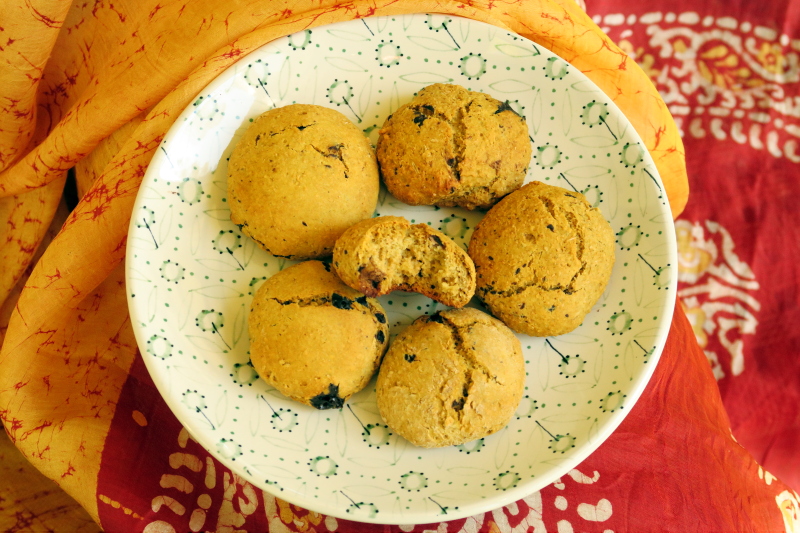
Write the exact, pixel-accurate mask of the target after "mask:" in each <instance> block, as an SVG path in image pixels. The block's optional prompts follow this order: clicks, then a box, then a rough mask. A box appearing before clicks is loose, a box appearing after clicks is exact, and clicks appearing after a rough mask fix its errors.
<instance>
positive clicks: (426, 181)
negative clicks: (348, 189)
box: [377, 83, 531, 209]
mask: <svg viewBox="0 0 800 533" xmlns="http://www.w3.org/2000/svg"><path fill="white" fill-rule="evenodd" d="M377 154H378V162H379V164H380V169H381V176H382V177H383V181H384V183H385V184H386V187H387V188H388V189H389V191H390V192H391V193H392V194H393V195H394V196H395V197H396V198H397V199H399V200H401V201H403V202H405V203H407V204H411V205H438V206H461V207H465V208H467V209H488V208H489V207H491V206H492V205H494V204H495V203H496V202H497V201H498V200H499V199H500V198H502V197H503V196H505V195H506V194H508V193H510V192H511V191H513V190H515V189H517V188H518V187H519V186H520V185H522V182H523V180H524V178H525V174H526V172H527V169H528V164H529V163H530V159H531V144H530V141H529V137H528V127H527V125H526V123H525V119H524V118H523V117H521V116H519V115H517V113H516V112H515V111H514V110H513V109H512V108H511V107H510V106H509V105H508V103H507V102H506V103H504V102H501V101H499V100H496V99H494V98H492V97H491V96H489V95H487V94H484V93H479V92H473V91H468V90H466V89H465V88H463V87H460V86H458V85H453V84H442V83H436V84H433V85H429V86H427V87H425V88H424V89H422V90H421V91H420V92H419V94H418V95H417V96H416V97H415V98H414V99H413V100H412V101H411V102H409V103H408V104H405V105H403V106H401V107H400V108H399V109H398V110H397V111H395V112H394V113H392V115H390V116H389V118H388V119H387V120H386V122H385V123H384V125H383V127H382V128H381V129H380V131H379V137H378V143H377Z"/></svg>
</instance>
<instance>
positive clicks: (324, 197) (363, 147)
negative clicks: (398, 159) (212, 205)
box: [228, 104, 380, 259]
mask: <svg viewBox="0 0 800 533" xmlns="http://www.w3.org/2000/svg"><path fill="white" fill-rule="evenodd" d="M379 186H380V183H379V176H378V166H377V162H376V159H375V152H374V151H373V149H372V146H371V145H370V143H369V141H368V140H367V138H366V137H364V134H363V133H362V132H361V130H360V129H358V127H356V126H355V125H354V124H353V123H352V122H350V120H348V119H347V117H345V116H344V115H342V114H341V113H339V112H338V111H335V110H333V109H328V108H325V107H321V106H316V105H305V104H294V105H289V106H286V107H279V108H276V109H272V110H270V111H267V112H266V113H264V114H262V115H261V116H259V117H258V118H257V119H256V120H255V121H254V122H253V123H252V124H251V125H250V127H249V128H248V129H247V131H245V133H244V135H242V138H241V139H240V140H239V141H238V142H237V144H236V147H235V148H234V150H233V153H232V154H231V157H230V161H229V162H228V205H229V206H230V210H231V220H232V221H233V222H234V224H238V225H239V226H240V227H241V228H242V232H243V233H245V234H246V235H249V236H250V237H252V238H253V239H254V240H255V241H256V242H257V243H259V244H260V245H261V247H262V248H263V249H265V250H266V251H268V252H269V253H271V254H273V255H277V256H281V257H290V258H293V259H309V258H315V257H324V256H329V255H330V253H331V250H333V243H334V242H336V239H337V238H338V237H339V235H341V234H342V233H343V232H344V230H346V229H347V228H348V227H350V226H351V225H353V224H355V223H356V222H358V221H359V220H364V219H365V218H369V217H370V216H372V213H373V211H374V210H375V206H376V204H377V202H378V189H379Z"/></svg>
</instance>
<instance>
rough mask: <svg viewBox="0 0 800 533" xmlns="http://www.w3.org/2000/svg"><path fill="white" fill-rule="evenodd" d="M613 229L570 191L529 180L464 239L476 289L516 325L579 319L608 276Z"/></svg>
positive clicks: (546, 331)
mask: <svg viewBox="0 0 800 533" xmlns="http://www.w3.org/2000/svg"><path fill="white" fill-rule="evenodd" d="M614 242H615V235H614V231H613V230H612V229H611V226H610V225H609V224H608V222H607V221H606V220H605V218H603V215H602V214H601V213H600V210H599V209H597V208H593V207H591V205H589V202H587V201H586V198H585V197H584V196H583V195H582V194H580V193H578V192H574V191H569V190H566V189H562V188H560V187H554V186H552V185H546V184H544V183H541V182H538V181H534V182H531V183H528V184H527V185H525V186H524V187H522V188H520V189H518V190H517V191H515V192H513V193H512V194H510V195H508V196H507V197H506V198H504V199H503V200H502V201H501V202H500V203H498V204H497V205H496V206H495V207H493V208H492V209H491V210H490V211H489V212H488V213H487V214H486V216H485V217H484V218H483V219H482V220H481V221H480V223H479V224H478V225H477V227H476V228H475V232H474V233H473V234H472V238H471V239H470V242H469V255H470V256H471V257H472V259H473V260H474V261H475V269H476V272H477V274H478V280H477V290H476V294H477V295H478V296H479V297H480V298H481V299H482V300H483V302H484V303H485V304H486V306H487V307H488V308H489V310H490V311H491V313H492V314H493V315H494V316H496V317H497V318H499V319H500V320H502V321H503V322H505V323H506V324H507V325H508V326H509V327H510V328H511V329H513V330H515V331H518V332H520V333H526V334H528V335H534V336H538V337H547V336H551V335H561V334H563V333H568V332H570V331H572V330H573V329H575V328H576V327H578V326H579V325H580V324H581V322H582V321H583V319H584V317H585V316H586V315H587V314H588V313H589V311H590V310H591V309H592V306H594V304H595V303H596V302H597V300H598V299H599V298H600V296H601V295H602V294H603V291H604V290H605V288H606V285H607V284H608V281H609V279H610V278H611V269H612V268H613V266H614Z"/></svg>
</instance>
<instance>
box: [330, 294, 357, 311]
mask: <svg viewBox="0 0 800 533" xmlns="http://www.w3.org/2000/svg"><path fill="white" fill-rule="evenodd" d="M331 303H332V304H333V306H334V307H335V308H337V309H352V308H353V300H351V299H350V298H347V297H345V296H342V295H341V294H336V293H335V292H334V293H333V294H332V295H331Z"/></svg>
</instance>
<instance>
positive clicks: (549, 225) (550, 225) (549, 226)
mask: <svg viewBox="0 0 800 533" xmlns="http://www.w3.org/2000/svg"><path fill="white" fill-rule="evenodd" d="M547 229H549V230H550V231H555V230H556V228H555V227H553V225H552V224H548V225H547Z"/></svg>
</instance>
